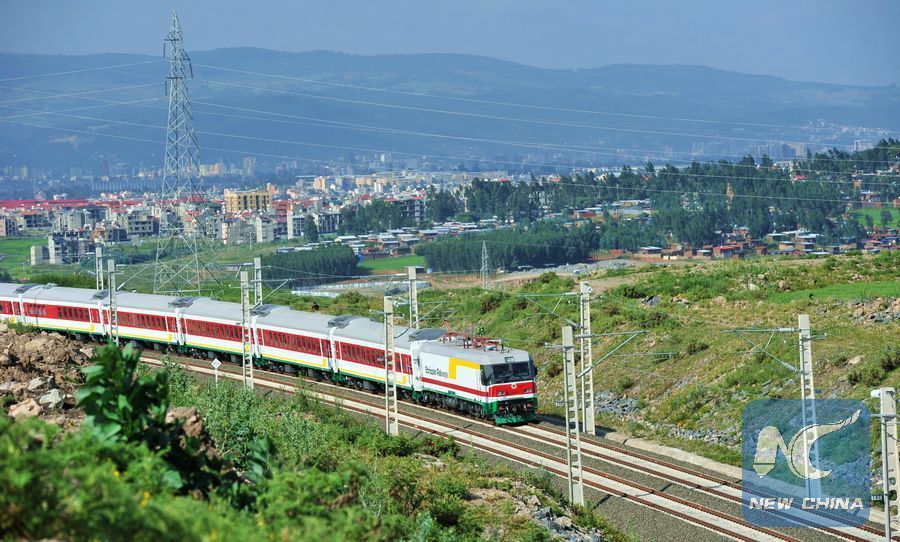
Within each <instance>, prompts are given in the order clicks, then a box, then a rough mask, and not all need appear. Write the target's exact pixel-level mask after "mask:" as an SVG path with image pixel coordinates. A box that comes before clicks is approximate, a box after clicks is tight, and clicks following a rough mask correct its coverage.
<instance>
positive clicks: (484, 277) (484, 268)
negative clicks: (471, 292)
mask: <svg viewBox="0 0 900 542" xmlns="http://www.w3.org/2000/svg"><path fill="white" fill-rule="evenodd" d="M487 288H488V251H487V242H486V241H482V242H481V289H482V290H487Z"/></svg>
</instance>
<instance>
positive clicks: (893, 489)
mask: <svg viewBox="0 0 900 542" xmlns="http://www.w3.org/2000/svg"><path fill="white" fill-rule="evenodd" d="M870 395H871V396H872V397H877V398H878V399H879V403H880V406H881V409H880V410H881V413H880V415H879V416H878V417H879V421H880V423H881V489H882V497H883V499H884V539H885V541H886V542H890V540H891V507H894V508H898V507H897V504H898V503H897V482H898V480H897V478H898V476H900V462H898V459H897V394H896V392H895V390H894V388H880V389H877V390H872V393H870ZM891 495H893V497H892V496H891ZM898 512H900V508H898Z"/></svg>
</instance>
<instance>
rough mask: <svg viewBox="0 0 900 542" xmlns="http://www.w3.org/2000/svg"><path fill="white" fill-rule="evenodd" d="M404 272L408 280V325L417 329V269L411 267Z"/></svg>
mask: <svg viewBox="0 0 900 542" xmlns="http://www.w3.org/2000/svg"><path fill="white" fill-rule="evenodd" d="M406 272H407V276H408V278H409V325H410V326H412V327H414V328H416V329H419V285H418V284H417V282H418V281H417V279H416V273H417V272H418V268H417V267H416V266H414V265H411V266H409V267H407V268H406Z"/></svg>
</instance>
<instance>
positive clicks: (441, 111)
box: [206, 80, 822, 145]
mask: <svg viewBox="0 0 900 542" xmlns="http://www.w3.org/2000/svg"><path fill="white" fill-rule="evenodd" d="M206 82H207V83H208V84H210V85H219V86H224V87H232V88H241V89H244V90H253V91H257V92H270V93H273V94H286V95H292V96H303V97H306V98H314V99H319V100H328V101H335V102H342V103H352V104H359V105H367V106H375V107H384V108H389V109H401V110H407V111H419V112H422V113H436V114H442V115H452V116H460V117H471V118H480V119H490V120H501V121H507V122H519V123H526V124H537V125H542V126H564V127H567V128H585V129H590V130H606V131H613V132H627V133H636V134H652V135H668V136H674V137H694V138H703V139H726V140H729V141H748V142H753V143H759V142H760V141H767V142H769V143H795V144H801V145H821V144H822V143H819V142H816V141H783V140H778V141H776V140H765V139H762V138H747V137H735V136H724V135H716V134H686V133H681V132H668V131H662V130H646V129H641V128H621V127H615V126H598V125H594V124H581V123H576V122H565V121H552V120H541V119H525V118H519V117H506V116H501V115H488V114H485V113H471V112H465V111H453V110H448V109H436V108H432V107H416V106H411V105H400V104H388V103H383V102H373V101H368V100H356V99H352V98H339V97H337V96H324V95H322V94H312V93H309V92H299V91H291V90H283V89H273V88H267V87H257V86H252V85H242V84H237V83H229V82H226V81H213V80H206Z"/></svg>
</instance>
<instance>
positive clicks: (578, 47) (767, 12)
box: [0, 0, 900, 85]
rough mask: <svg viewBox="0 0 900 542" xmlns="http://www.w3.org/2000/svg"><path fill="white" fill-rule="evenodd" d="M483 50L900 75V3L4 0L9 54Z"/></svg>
mask: <svg viewBox="0 0 900 542" xmlns="http://www.w3.org/2000/svg"><path fill="white" fill-rule="evenodd" d="M174 8H177V9H178V12H179V16H180V18H181V21H182V25H183V27H184V31H185V44H186V46H187V47H188V49H189V50H205V49H215V48H219V47H235V46H255V47H265V48H270V49H278V50H283V51H309V50H314V49H325V50H334V51H343V52H348V53H361V54H375V53H418V52H449V53H470V54H477V55H483V56H489V57H495V58H502V59H506V60H513V61H516V62H521V63H523V64H530V65H535V66H542V67H553V68H576V67H595V66H602V65H606V64H615V63H637V64H701V65H706V66H712V67H716V68H723V69H728V70H734V71H741V72H748V73H761V74H771V75H778V76H782V77H786V78H788V79H794V80H810V81H824V82H834V83H852V84H865V85H887V84H891V83H900V53H898V51H900V32H898V31H897V27H898V23H900V2H898V1H897V0H754V1H747V0H685V1H675V0H615V1H606V0H593V1H591V0H241V1H238V0H217V1H215V2H213V1H200V0H192V1H186V0H181V1H171V0H170V1H165V0H152V1H151V0H0V18H2V20H3V21H4V24H3V31H2V32H0V51H13V52H34V53H54V54H55V53H67V54H82V53H98V52H129V53H147V54H160V51H161V49H162V38H163V36H164V35H165V33H166V30H167V29H168V26H169V22H170V18H171V12H172V10H173V9H174Z"/></svg>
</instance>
